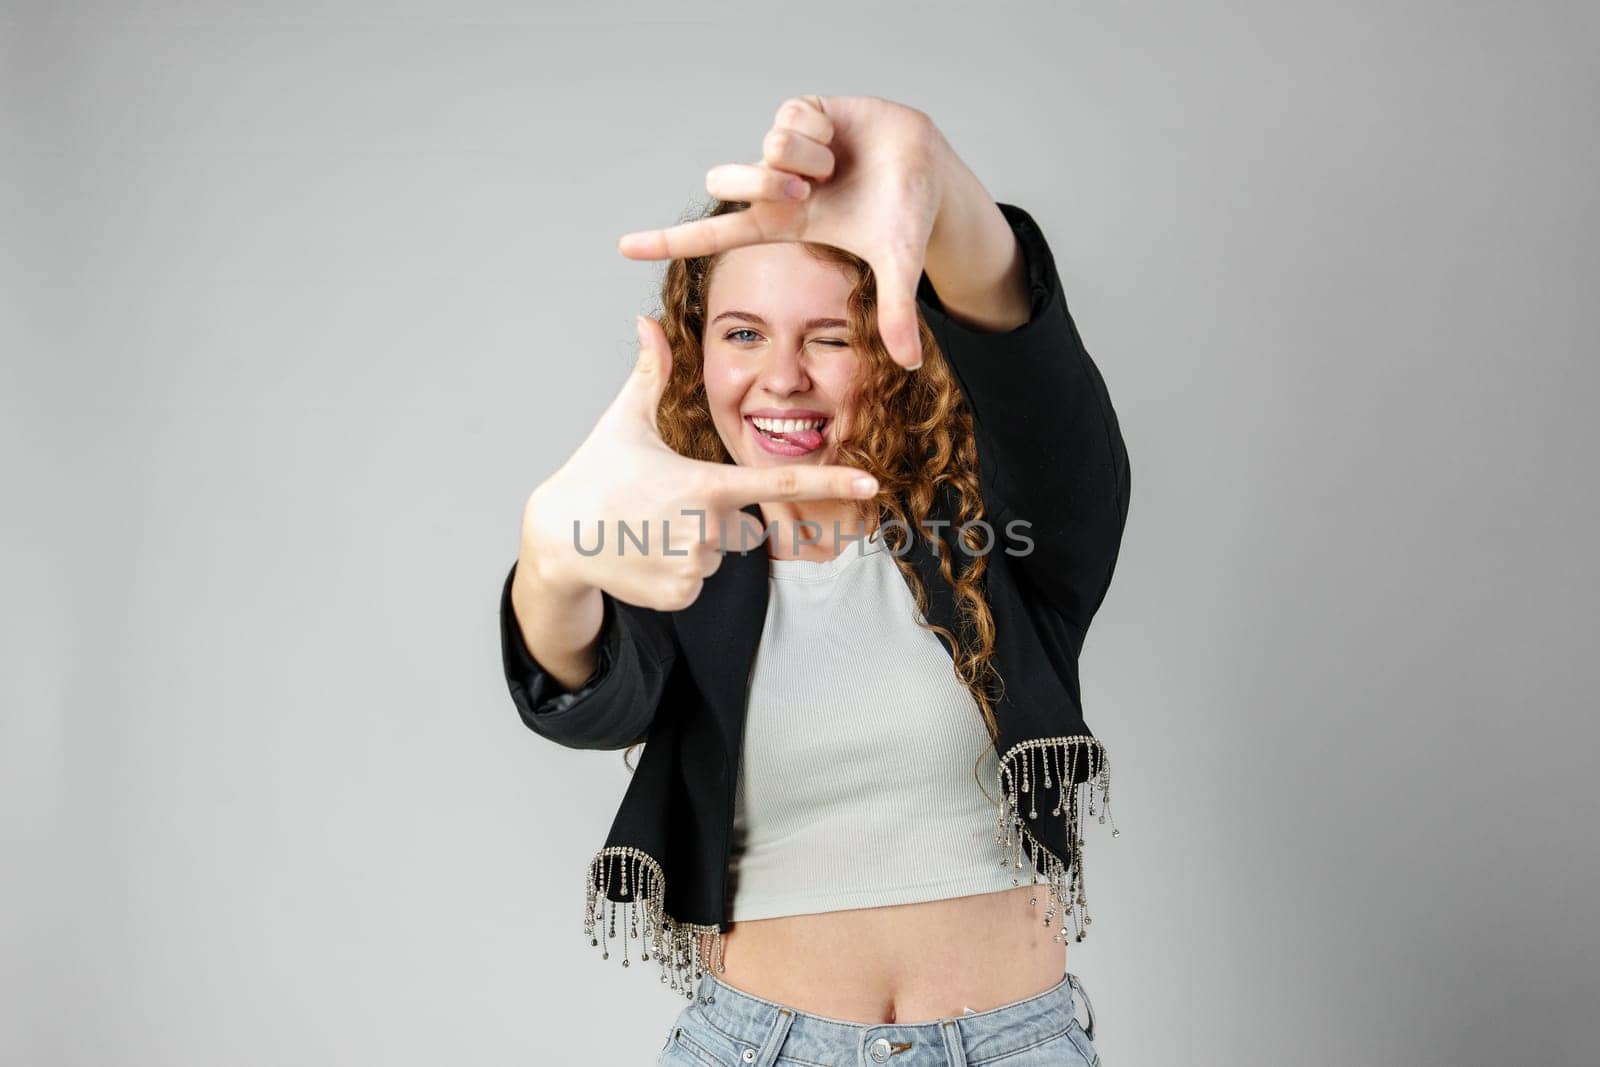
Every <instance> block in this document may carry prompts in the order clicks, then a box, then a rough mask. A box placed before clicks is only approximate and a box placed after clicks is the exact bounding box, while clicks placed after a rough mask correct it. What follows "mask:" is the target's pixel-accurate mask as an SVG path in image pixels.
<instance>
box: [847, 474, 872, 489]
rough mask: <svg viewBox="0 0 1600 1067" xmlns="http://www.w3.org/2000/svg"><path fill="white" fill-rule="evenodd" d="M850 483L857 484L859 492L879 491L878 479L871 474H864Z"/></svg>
mask: <svg viewBox="0 0 1600 1067" xmlns="http://www.w3.org/2000/svg"><path fill="white" fill-rule="evenodd" d="M850 484H851V485H853V486H855V488H856V492H858V493H862V494H866V493H876V492H877V491H878V479H876V478H873V477H871V476H870V475H866V474H863V475H862V476H861V477H859V478H857V479H856V480H855V481H854V482H851V483H850Z"/></svg>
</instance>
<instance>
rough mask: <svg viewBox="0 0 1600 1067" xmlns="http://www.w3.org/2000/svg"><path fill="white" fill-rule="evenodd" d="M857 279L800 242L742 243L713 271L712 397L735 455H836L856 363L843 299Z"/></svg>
mask: <svg viewBox="0 0 1600 1067" xmlns="http://www.w3.org/2000/svg"><path fill="white" fill-rule="evenodd" d="M853 282H854V279H853V278H852V277H851V276H850V275H849V273H848V272H847V271H846V269H845V268H843V267H839V266H835V265H833V264H831V263H825V262H823V261H821V260H819V259H816V258H814V257H813V256H812V255H811V254H810V253H808V252H807V251H806V250H805V247H804V246H803V245H800V244H798V243H794V242H788V243H777V244H758V245H745V246H742V247H740V248H735V249H733V250H732V251H730V252H727V253H726V254H724V256H723V258H722V260H721V261H720V262H719V263H718V264H717V266H716V268H715V269H714V270H713V271H712V274H711V286H710V289H709V291H708V292H707V294H706V329H705V336H704V338H703V339H702V341H701V347H702V349H703V351H704V352H705V366H704V375H705V383H706V399H707V401H708V402H709V404H710V406H711V417H712V419H713V421H714V422H715V423H716V427H717V432H718V433H719V434H720V435H721V436H722V443H723V444H724V445H725V446H726V447H727V449H728V453H729V455H731V456H732V457H733V459H734V462H736V463H740V464H743V465H745V466H749V467H777V466H783V465H785V464H795V463H806V464H829V463H832V462H834V459H833V457H834V453H835V445H834V442H835V441H838V440H841V439H843V437H844V435H845V434H847V433H848V431H849V428H850V407H851V401H852V388H853V384H854V381H855V375H856V367H857V363H858V358H857V352H856V349H855V348H854V347H853V346H852V345H851V343H850V334H849V329H848V325H847V319H848V315H847V313H846V304H845V302H846V300H847V299H848V298H849V296H850V290H851V288H852V287H853Z"/></svg>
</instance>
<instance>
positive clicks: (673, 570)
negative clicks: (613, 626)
mask: <svg viewBox="0 0 1600 1067" xmlns="http://www.w3.org/2000/svg"><path fill="white" fill-rule="evenodd" d="M638 325H639V360H638V363H637V364H635V366H634V369H633V373H632V374H630V375H629V376H628V379H627V381H625V382H624V383H623V385H622V389H621V391H620V392H618V394H617V396H616V398H615V399H614V400H613V401H612V402H611V405H610V406H609V407H608V408H606V410H605V412H604V413H603V414H602V415H601V416H600V419H599V421H598V422H597V423H596V424H595V426H594V429H593V430H592V431H590V433H589V436H588V437H587V438H586V439H585V440H584V442H583V444H581V445H579V446H578V450H577V451H576V452H574V453H573V454H572V456H571V457H570V458H568V460H567V461H566V463H565V464H563V465H562V467H561V469H560V470H558V471H557V472H556V473H555V474H553V475H551V477H550V478H549V479H548V480H547V481H545V482H544V483H543V484H542V485H540V486H539V488H538V489H536V490H535V491H534V493H533V496H532V497H530V498H529V500H528V506H527V509H526V511H525V513H524V517H523V541H524V546H525V547H524V556H525V557H526V558H529V559H532V560H534V561H536V566H537V569H538V570H539V572H540V573H541V575H542V576H543V578H544V580H546V581H550V582H553V583H554V584H555V585H557V586H562V587H567V588H583V587H593V588H598V589H603V590H605V591H606V592H608V593H610V594H611V595H612V596H614V597H617V598H618V599H619V600H625V601H627V602H628V603H630V604H636V605H639V606H641V607H647V608H654V609H655V610H657V611H677V610H681V609H683V608H686V607H688V606H689V605H690V604H692V603H694V601H695V600H696V599H697V598H698V597H699V595H700V589H701V586H702V585H703V583H704V581H705V579H706V578H708V577H710V576H711V575H712V574H714V573H715V572H716V570H717V568H718V567H719V566H721V563H722V554H723V552H725V551H727V550H728V549H730V548H731V549H732V550H733V551H741V552H742V551H746V550H748V549H753V548H756V547H758V546H759V545H761V543H762V535H763V533H764V531H763V529H762V525H761V523H760V522H758V521H756V520H755V519H754V518H752V517H751V516H749V515H745V514H742V513H741V512H740V509H741V508H742V507H744V506H745V505H748V504H753V503H760V502H762V501H771V500H853V499H863V498H869V497H872V496H873V495H875V494H876V493H877V490H878V484H877V480H876V479H874V478H873V477H872V476H871V475H870V474H868V473H867V472H866V471H862V470H857V469H855V468H854V467H844V466H831V467H828V466H809V465H804V464H789V465H785V466H781V467H745V466H740V465H738V464H734V463H707V462H704V461H702V460H697V459H690V458H688V457H687V456H682V455H679V454H678V453H677V452H674V451H673V450H672V449H671V448H670V447H668V445H667V443H666V442H665V441H663V440H662V439H661V435H660V433H659V431H658V430H657V428H656V409H657V407H658V406H659V405H660V403H661V394H662V392H663V391H664V390H665V388H666V384H667V378H668V376H669V373H670V372H671V369H672V351H671V348H670V346H669V345H668V344H667V336H666V333H665V332H664V331H663V330H662V329H661V324H660V323H658V322H657V321H656V320H654V319H652V318H648V317H645V316H640V318H639V323H638ZM696 512H699V513H702V514H701V515H700V516H697V515H696V514H694V513H696ZM601 521H604V522H605V527H604V529H605V537H606V544H605V547H604V549H603V550H602V551H600V552H598V553H596V554H593V555H585V554H583V553H581V552H579V551H578V550H577V543H576V542H575V539H574V533H573V523H574V522H576V523H578V524H579V526H580V527H581V530H582V543H583V544H584V545H585V546H588V545H592V544H594V543H595V542H596V539H597V536H598V533H599V529H600V527H599V523H600V522H601ZM619 521H621V522H627V523H628V525H629V527H630V529H632V530H633V531H634V533H635V534H636V535H637V534H638V533H639V532H640V530H641V527H642V528H644V529H647V530H648V531H649V541H648V544H649V549H648V551H647V552H640V551H639V549H638V548H637V547H636V546H630V548H629V549H628V550H627V551H625V552H621V553H619V547H620V544H619V542H618V540H617V537H618V534H617V523H618V522H619ZM702 533H703V534H704V540H702ZM724 538H726V542H725V541H724V540H723V539H724Z"/></svg>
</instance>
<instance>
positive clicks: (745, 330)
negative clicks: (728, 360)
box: [727, 327, 755, 341]
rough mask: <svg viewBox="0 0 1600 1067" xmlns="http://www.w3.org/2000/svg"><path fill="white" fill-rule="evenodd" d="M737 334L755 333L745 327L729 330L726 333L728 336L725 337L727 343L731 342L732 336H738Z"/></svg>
mask: <svg viewBox="0 0 1600 1067" xmlns="http://www.w3.org/2000/svg"><path fill="white" fill-rule="evenodd" d="M739 333H748V334H754V333H755V331H754V330H751V329H747V328H745V327H740V328H739V329H737V330H729V331H728V335H727V339H728V340H729V341H731V340H733V336H734V334H739Z"/></svg>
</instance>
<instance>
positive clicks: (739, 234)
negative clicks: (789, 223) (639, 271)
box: [617, 211, 783, 259]
mask: <svg viewBox="0 0 1600 1067" xmlns="http://www.w3.org/2000/svg"><path fill="white" fill-rule="evenodd" d="M782 239H783V238H782V235H780V234H773V235H770V236H769V235H768V234H766V233H763V232H762V230H761V225H760V221H759V219H758V218H757V213H756V212H754V211H730V212H728V213H727V214H726V215H713V216H712V217H710V218H708V219H696V220H695V221H693V222H684V223H680V224H678V225H677V226H670V227H668V228H667V229H664V230H639V231H637V232H635V233H630V234H624V235H623V237H622V239H621V240H619V241H618V242H617V250H618V251H619V252H621V253H622V254H623V255H625V256H627V257H628V258H629V259H687V258H689V257H690V256H709V255H713V254H715V253H717V252H722V251H726V250H727V249H729V248H738V247H739V246H740V245H754V244H760V243H761V242H763V241H776V240H782Z"/></svg>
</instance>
